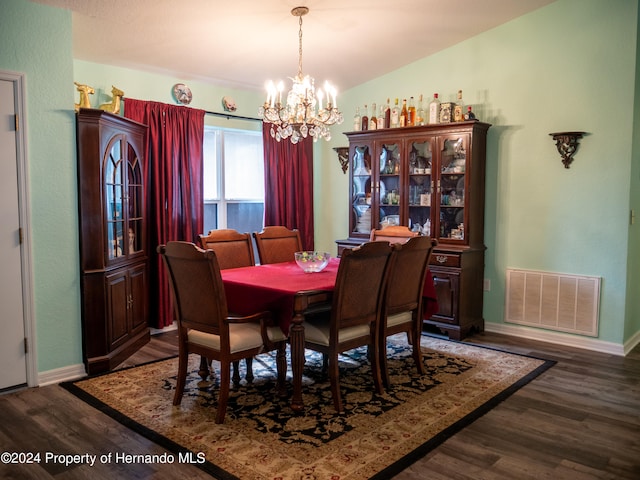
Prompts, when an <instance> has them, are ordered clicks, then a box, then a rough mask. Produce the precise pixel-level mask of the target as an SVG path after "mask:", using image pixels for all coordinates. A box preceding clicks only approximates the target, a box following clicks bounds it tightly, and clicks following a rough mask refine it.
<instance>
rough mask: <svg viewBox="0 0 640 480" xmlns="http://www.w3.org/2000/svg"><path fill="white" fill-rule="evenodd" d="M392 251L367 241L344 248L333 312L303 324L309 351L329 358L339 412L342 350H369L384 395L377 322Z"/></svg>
mask: <svg viewBox="0 0 640 480" xmlns="http://www.w3.org/2000/svg"><path fill="white" fill-rule="evenodd" d="M393 248H394V247H393V246H391V245H389V244H388V243H385V242H368V243H364V244H362V245H361V246H359V247H356V248H354V249H351V250H345V251H344V252H343V254H342V258H341V259H340V266H339V267H338V273H337V276H336V283H335V288H334V291H333V299H332V305H331V310H330V311H329V312H327V313H325V314H318V315H314V316H313V317H311V318H308V319H305V320H304V321H303V325H304V336H305V348H308V349H310V350H315V351H318V352H321V353H322V354H323V356H326V357H328V369H329V379H330V382H331V394H332V396H333V405H334V407H335V409H336V411H337V412H342V411H343V405H342V397H341V395H340V381H339V369H338V354H340V353H342V352H346V351H347V350H351V349H353V348H356V347H360V346H362V345H367V346H368V349H369V351H368V355H369V359H370V360H371V369H372V373H373V383H374V387H375V390H376V392H378V393H382V384H381V373H380V368H379V364H378V361H379V355H378V346H379V341H378V335H379V325H378V323H379V321H380V315H381V311H382V300H383V291H384V287H385V284H386V279H387V274H388V271H389V270H388V267H389V265H390V264H391V263H392V251H393Z"/></svg>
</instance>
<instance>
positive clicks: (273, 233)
mask: <svg viewBox="0 0 640 480" xmlns="http://www.w3.org/2000/svg"><path fill="white" fill-rule="evenodd" d="M253 236H254V237H255V239H256V247H257V248H258V256H259V257H260V263H261V264H263V265H264V264H267V263H282V262H293V261H294V255H293V254H294V253H296V252H300V251H302V241H301V240H300V232H299V231H298V230H296V229H293V230H289V229H288V228H286V227H282V226H269V227H264V228H263V229H262V231H261V232H254V234H253Z"/></svg>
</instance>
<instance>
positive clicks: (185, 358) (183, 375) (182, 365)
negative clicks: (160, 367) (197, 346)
mask: <svg viewBox="0 0 640 480" xmlns="http://www.w3.org/2000/svg"><path fill="white" fill-rule="evenodd" d="M188 363H189V355H188V353H187V351H186V347H185V348H182V347H180V351H179V353H178V378H177V379H176V392H175V393H174V394H173V404H174V405H180V402H181V401H182V394H183V393H184V385H185V383H186V381H187V364H188Z"/></svg>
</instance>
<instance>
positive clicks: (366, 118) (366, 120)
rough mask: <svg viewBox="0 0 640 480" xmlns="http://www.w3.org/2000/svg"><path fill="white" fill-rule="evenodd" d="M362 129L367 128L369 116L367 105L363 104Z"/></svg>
mask: <svg viewBox="0 0 640 480" xmlns="http://www.w3.org/2000/svg"><path fill="white" fill-rule="evenodd" d="M362 130H369V117H368V116H367V106H366V105H365V106H364V113H363V114H362Z"/></svg>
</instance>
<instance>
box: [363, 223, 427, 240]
mask: <svg viewBox="0 0 640 480" xmlns="http://www.w3.org/2000/svg"><path fill="white" fill-rule="evenodd" d="M419 235H420V234H419V233H418V232H412V231H411V230H409V227H404V226H400V225H391V226H389V227H386V228H382V229H380V230H376V229H373V230H371V235H370V237H369V238H370V240H371V241H372V242H382V241H384V242H389V243H404V242H406V241H407V240H409V239H410V238H413V237H417V236H419Z"/></svg>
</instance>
